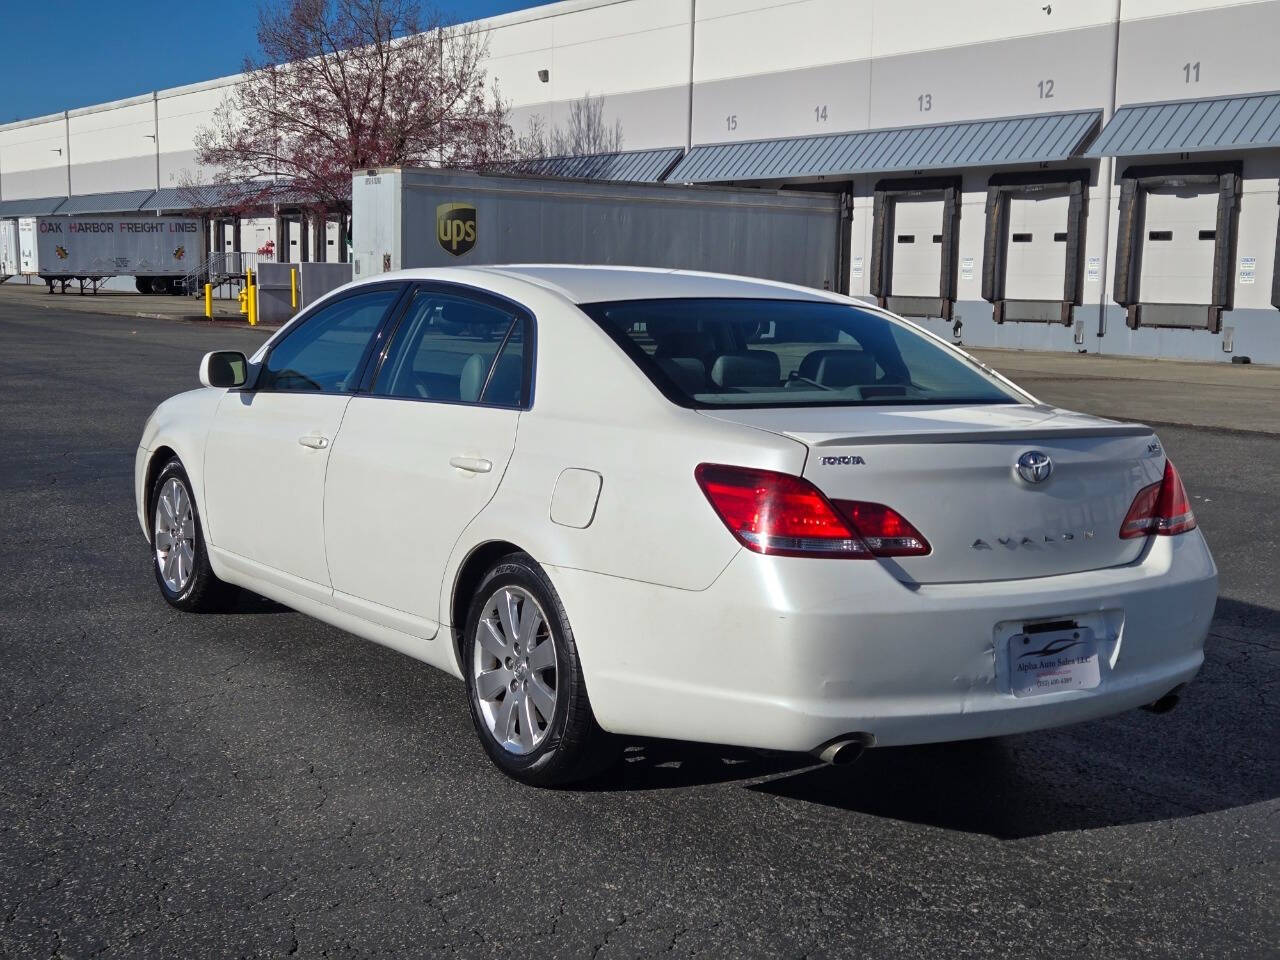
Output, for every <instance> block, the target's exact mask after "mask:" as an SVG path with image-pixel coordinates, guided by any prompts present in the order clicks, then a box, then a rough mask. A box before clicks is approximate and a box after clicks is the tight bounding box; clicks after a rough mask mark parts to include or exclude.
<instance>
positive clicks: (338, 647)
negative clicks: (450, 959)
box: [0, 298, 1280, 960]
mask: <svg viewBox="0 0 1280 960" xmlns="http://www.w3.org/2000/svg"><path fill="white" fill-rule="evenodd" d="M264 336H265V334H263V333H261V332H258V331H251V330H244V329H234V330H233V329H213V328H211V327H208V326H202V325H196V324H187V323H180V322H173V321H161V320H150V319H143V318H129V317H119V316H117V317H107V316H97V315H94V314H91V313H87V312H83V311H76V312H71V311H67V312H63V311H59V310H57V309H52V308H51V309H42V310H40V311H38V312H36V311H32V310H30V309H24V308H23V307H22V306H21V305H20V304H16V303H14V302H12V301H6V300H4V299H3V298H0V440H2V441H3V444H2V454H0V571H2V575H0V771H2V773H0V957H5V958H15V960H16V958H23V960H26V958H31V957H91V956H92V957H162V956H163V957H175V956H181V957H196V956H217V957H237V956H277V955H279V956H284V955H289V954H293V955H298V956H309V957H310V956H348V955H373V954H384V955H386V954H389V955H400V956H411V957H436V956H440V957H443V956H461V957H468V958H470V957H538V958H549V957H574V958H576V957H594V958H599V960H610V958H624V957H649V956H657V955H661V956H672V957H688V956H695V955H702V956H708V957H716V958H722V957H796V958H799V957H811V958H818V957H832V958H834V957H850V956H866V957H877V958H894V957H905V958H912V960H918V958H921V957H947V958H954V957H987V956H1053V957H1074V956H1080V957H1086V956H1087V957H1092V958H1097V957H1124V958H1129V957H1178V958H1192V957H1213V958H1218V957H1248V958H1253V957H1263V956H1268V955H1270V956H1276V955H1277V954H1276V949H1277V948H1276V945H1277V943H1280V919H1278V917H1280V910H1278V909H1277V905H1278V904H1280V856H1278V852H1280V816H1277V814H1278V813H1280V736H1278V732H1280V724H1278V723H1277V719H1278V711H1277V705H1278V701H1280V683H1278V681H1280V590H1278V589H1277V583H1280V560H1278V559H1277V558H1278V556H1280V550H1278V547H1280V513H1278V512H1277V511H1276V509H1275V502H1276V495H1277V493H1278V492H1280V436H1276V435H1274V434H1267V433H1263V432H1248V431H1236V432H1232V431H1226V430H1222V429H1219V428H1217V427H1212V426H1207V427H1206V426H1196V427H1187V426H1165V427H1161V428H1160V435H1161V438H1162V439H1163V441H1164V443H1165V446H1166V448H1167V449H1168V451H1169V453H1170V455H1171V456H1172V457H1173V458H1174V460H1175V461H1176V462H1177V464H1178V466H1179V469H1180V470H1181V471H1182V474H1183V477H1184V480H1185V481H1186V485H1187V487H1188V489H1189V491H1190V493H1191V495H1192V496H1193V498H1194V505H1195V509H1196V511H1197V513H1198V515H1199V517H1200V522H1201V526H1202V528H1203V529H1204V531H1205V534H1206V536H1207V537H1208V539H1209V542H1210V545H1211V546H1212V548H1213V550H1214V553H1215V555H1216V558H1217V560H1218V563H1219V566H1220V569H1221V599H1220V600H1219V604H1218V610H1217V616H1216V619H1215V622H1214V626H1213V629H1212V635H1211V637H1210V639H1209V645H1208V650H1207V663H1206V665H1205V668H1204V670H1203V671H1202V673H1201V675H1200V677H1199V678H1198V680H1197V681H1196V683H1195V684H1194V685H1193V686H1192V687H1191V689H1190V691H1189V693H1188V695H1187V697H1186V698H1185V699H1184V701H1183V703H1182V705H1181V706H1179V708H1178V709H1177V710H1175V711H1174V712H1173V713H1171V714H1169V715H1167V716H1154V715H1151V714H1148V713H1145V712H1134V713H1131V714H1126V715H1123V716H1119V717H1115V718H1112V719H1108V720H1103V721H1098V722H1094V723H1090V724H1085V725H1081V726H1077V727H1072V728H1067V729H1062V730H1057V731H1052V732H1048V733H1042V734H1036V735H1027V736H1020V737H1011V738H1006V739H1002V740H996V741H986V742H979V743H972V744H958V745H948V746H937V747H922V748H901V749H892V750H879V751H872V752H870V753H869V754H868V755H867V756H865V757H864V758H863V759H862V760H861V761H860V762H859V763H858V764H857V765H855V766H853V767H851V768H843V769H833V768H825V767H819V766H815V765H813V764H812V763H810V762H808V761H807V760H806V759H805V758H802V757H801V758H797V757H762V756H758V755H756V754H753V753H750V752H745V751H733V750H722V749H717V748H699V747H694V746H689V745H683V744H656V743H640V744H634V745H632V746H631V747H629V749H628V753H627V760H626V762H625V763H624V764H623V765H622V767H621V768H620V770H619V771H618V772H617V773H616V774H614V775H612V776H611V777H610V778H609V779H607V780H606V781H604V782H601V783H598V784H594V785H592V786H590V787H589V788H587V789H580V790H572V791H562V792H549V791H537V790H531V789H529V788H524V787H521V786H518V785H517V784H515V783H513V782H511V781H509V780H506V779H505V778H504V777H502V776H501V775H500V774H499V773H498V772H497V771H496V770H495V769H494V768H492V767H491V766H490V765H489V764H488V762H487V761H486V759H485V757H484V755H483V753H482V751H481V748H480V745H479V743H478V742H477V740H476V739H475V737H474V735H473V732H472V729H471V726H470V721H469V718H468V714H467V707H466V702H465V698H464V691H463V687H462V685H461V684H459V683H457V682H456V681H454V680H452V679H450V678H447V677H445V676H444V675H442V674H439V673H436V672H435V671H433V670H432V669H431V668H428V667H426V666H423V665H421V664H418V663H415V662H413V661H411V660H408V659H406V658H404V657H401V656H399V655H397V654H395V653H392V652H390V651H387V650H384V649H381V648H378V647H375V646H373V645H369V644H365V643H363V642H362V641H359V640H356V639H355V638H353V637H351V636H349V635H347V634H344V633H342V632H340V631H338V630H335V629H332V628H330V627H327V626H324V625H322V624H319V623H317V622H315V621H312V620H308V619H306V618H304V617H302V616H301V615H298V614H295V613H291V612H288V611H286V610H283V609H282V608H279V607H276V606H274V605H272V604H269V603H266V602H265V601H263V602H252V601H250V602H245V603H243V604H242V606H241V608H240V609H239V610H238V612H236V613H235V614H233V615H230V616H224V617H200V616H191V615H182V614H179V613H177V612H176V611H174V610H172V609H170V608H169V607H167V606H166V605H165V604H164V603H163V602H162V601H161V599H160V597H159V595H158V592H157V590H156V587H155V584H154V581H153V579H152V575H151V571H150V568H149V558H148V554H147V549H146V546H145V542H144V540H143V537H142V534H141V532H140V531H139V529H138V525H137V522H136V520H135V518H134V514H133V504H132V482H133V480H132V464H133V454H134V450H135V447H136V443H137V438H138V435H139V432H140V429H141V426H142V423H143V421H144V419H145V417H146V416H147V414H148V413H149V412H150V410H151V409H152V408H153V407H154V405H155V404H156V403H157V402H158V401H160V400H161V399H163V398H164V397H166V396H168V395H170V394H172V393H175V392H177V391H179V390H182V389H186V388H188V387H191V386H194V385H195V369H196V362H197V360H198V358H199V356H200V355H201V353H203V352H204V351H205V350H208V349H212V348H215V347H242V348H245V349H251V348H252V347H254V345H256V344H257V343H259V342H261V340H262V338H263V337H264ZM1010 363H1011V368H1012V366H1016V364H1015V363H1014V362H1013V360H1012V359H1011V361H1010ZM1030 373H1031V376H1032V379H1034V377H1035V371H1034V370H1031V371H1030ZM1068 381H1070V384H1071V385H1070V386H1069V387H1068V386H1066V384H1068ZM1055 384H1058V386H1055ZM1029 385H1030V386H1032V389H1034V390H1035V391H1036V392H1037V393H1038V394H1039V395H1040V396H1041V397H1043V398H1044V399H1047V400H1051V401H1052V400H1054V399H1055V396H1056V395H1057V394H1056V392H1055V391H1057V390H1059V389H1061V390H1062V392H1063V395H1064V396H1065V395H1070V396H1071V397H1072V398H1074V399H1079V398H1080V397H1081V396H1082V395H1083V396H1084V399H1086V400H1088V399H1089V398H1090V397H1091V396H1094V395H1093V394H1090V393H1089V391H1088V390H1083V393H1082V388H1081V387H1080V384H1079V383H1078V382H1076V381H1072V380H1070V378H1069V377H1068V378H1065V379H1064V378H1062V377H1050V376H1045V377H1043V378H1042V381H1041V382H1039V383H1035V384H1029ZM1135 389H1137V387H1135ZM1117 391H1119V392H1120V393H1123V388H1122V387H1118V386H1116V385H1115V384H1114V383H1112V384H1111V386H1109V387H1108V388H1107V390H1106V391H1099V392H1098V393H1097V395H1096V398H1095V400H1096V403H1097V404H1101V407H1100V409H1099V410H1098V412H1104V413H1105V412H1107V408H1108V405H1110V404H1115V403H1117V402H1119V401H1117V400H1116V399H1115V397H1116V396H1117ZM1182 395H1183V396H1184V398H1185V403H1186V405H1187V407H1188V408H1189V409H1190V408H1194V407H1196V406H1197V405H1198V404H1199V403H1200V401H1199V400H1198V399H1197V394H1196V387H1195V385H1194V384H1190V385H1187V386H1186V390H1185V391H1184V392H1183V393H1182ZM1163 409H1164V410H1165V411H1167V413H1168V415H1167V416H1163V417H1161V418H1160V419H1161V420H1163V421H1165V422H1178V420H1179V412H1178V409H1177V406H1176V404H1172V405H1170V404H1166V405H1165V406H1164V407H1163ZM1190 419H1191V418H1187V420H1184V421H1183V422H1188V420H1190ZM1192 422H1194V421H1192ZM261 490H262V496H263V497H264V498H271V497H280V496H287V495H288V492H287V491H282V490H277V489H273V488H272V484H271V478H270V477H264V478H263V479H262V487H261Z"/></svg>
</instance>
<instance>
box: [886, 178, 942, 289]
mask: <svg viewBox="0 0 1280 960" xmlns="http://www.w3.org/2000/svg"><path fill="white" fill-rule="evenodd" d="M892 240H893V260H892V271H893V272H892V276H893V281H892V283H893V286H892V287H891V288H890V289H892V290H893V294H894V296H896V297H935V298H936V297H937V296H938V283H939V281H940V280H941V278H942V198H941V197H937V198H936V199H917V198H911V199H901V200H898V201H897V202H896V203H894V205H893V237H892Z"/></svg>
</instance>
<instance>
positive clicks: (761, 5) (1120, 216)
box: [0, 0, 1280, 363]
mask: <svg viewBox="0 0 1280 960" xmlns="http://www.w3.org/2000/svg"><path fill="white" fill-rule="evenodd" d="M477 29H484V30H487V31H488V44H489V58H488V62H487V68H488V72H489V74H490V76H491V77H492V78H493V79H494V80H495V81H496V82H497V83H498V85H499V87H500V89H501V91H502V93H503V95H504V97H506V98H507V99H509V100H510V101H511V102H512V105H513V112H512V119H513V124H514V126H515V127H516V128H517V130H520V129H522V128H523V126H524V125H525V124H526V123H527V122H528V119H529V118H530V117H531V116H533V115H535V114H539V115H541V116H543V117H544V118H546V120H547V122H548V123H550V124H552V125H557V124H562V123H564V122H565V121H566V118H567V115H568V111H569V109H570V106H571V105H572V104H573V103H574V102H575V101H578V100H579V99H580V98H582V97H583V96H584V95H586V94H588V93H589V94H591V95H592V96H596V97H603V98H604V109H605V113H606V119H607V121H608V122H609V123H610V124H612V123H613V121H614V120H616V121H618V122H619V123H620V125H621V128H622V132H623V137H624V141H625V142H624V148H625V151H626V153H625V155H623V156H610V157H595V158H587V159H586V160H577V161H574V162H573V163H571V164H570V163H565V164H551V165H549V169H548V170H547V171H546V172H552V173H562V174H569V175H574V176H586V177H592V178H605V179H608V178H626V179H642V180H663V179H665V180H667V181H668V182H678V183H699V184H734V185H739V186H743V185H746V186H768V187H771V188H777V187H784V188H794V189H807V190H829V191H833V192H837V193H839V194H841V195H843V196H845V197H847V201H848V214H849V218H848V221H847V223H848V237H847V258H846V260H847V263H846V270H845V273H844V275H843V277H842V281H843V283H842V285H845V286H847V289H848V290H849V292H851V293H853V294H854V295H857V296H864V297H867V298H873V299H876V300H878V301H879V302H882V303H884V304H887V305H888V306H889V307H891V308H892V309H895V310H897V311H899V312H901V313H904V314H906V315H909V316H912V317H914V318H917V319H918V320H919V321H920V322H921V323H923V324H924V325H926V326H927V327H929V328H930V329H933V330H935V331H936V332H938V333H940V334H944V335H946V336H948V337H951V338H953V339H956V340H958V341H962V342H964V343H966V344H970V345H978V346H981V345H994V346H1010V347H1024V348H1032V349H1053V350H1067V351H1077V350H1085V351H1089V352H1106V353H1114V354H1130V355H1141V356H1153V357H1182V358H1194V359H1202V360H1229V359H1231V358H1233V357H1245V356H1247V357H1250V358H1251V359H1252V360H1254V361H1255V362H1269V363H1280V309H1278V308H1280V279H1277V278H1278V276H1280V275H1278V273H1277V269H1276V264H1277V235H1278V233H1280V217H1278V214H1280V206H1278V205H1277V201H1278V200H1280V194H1278V191H1280V93H1277V91H1280V60H1277V58H1276V57H1275V54H1274V50H1273V47H1274V38H1275V37H1277V36H1280V0H1265V2H1251V3H1244V2H1217V3H1209V2H1205V0H1060V2H1045V0H987V2H984V3H982V4H978V5H972V4H970V5H964V4H954V3H948V2H945V0H564V2H561V3H555V4H551V5H548V6H543V7H537V8H533V9H531V10H527V11H523V12H520V13H515V14H511V15H508V16H504V17H500V18H496V19H494V20H491V21H488V22H486V23H484V24H478V25H477ZM233 82H234V78H228V79H225V80H218V81H212V82H209V83H205V84H197V85H193V86H188V87H181V88H176V89H172V90H164V91H158V92H155V93H153V94H148V95H146V96H142V97H138V98H135V99H133V100H128V101H122V102H118V103H112V104H104V105H101V106H97V107H90V108H86V109H80V110H69V111H67V112H65V113H62V114H57V115H54V116H49V117H40V118H35V119H32V120H28V121H20V122H17V123H11V124H6V125H3V126H0V217H8V216H19V215H31V214H32V213H39V212H47V211H48V210H50V209H57V210H58V212H59V213H63V212H70V211H69V210H68V209H66V204H72V205H73V207H74V208H76V209H80V208H83V207H85V206H88V207H92V208H93V209H95V210H99V211H101V210H104V208H106V207H111V206H113V205H114V206H118V207H121V208H122V209H133V210H136V209H140V208H144V207H146V208H148V209H151V208H155V207H156V206H157V204H160V205H163V204H164V203H166V202H172V201H171V200H165V199H164V198H165V197H169V198H172V197H173V196H174V193H173V191H175V190H176V188H177V187H178V186H179V184H180V183H182V182H191V181H200V180H202V179H203V180H207V179H209V178H210V176H211V174H212V171H202V170H200V169H198V167H197V166H196V164H195V159H194V152H193V149H192V140H193V137H194V134H195V131H196V130H197V129H198V127H199V126H201V125H202V124H205V123H208V122H209V120H210V119H211V116H212V114H213V111H214V110H216V109H217V108H218V106H219V105H220V104H221V103H222V101H223V98H224V97H225V96H226V93H227V90H228V88H229V86H230V84H231V83H233ZM166 191H169V193H166ZM68 198H69V199H68ZM157 198H160V199H157ZM135 200H136V202H137V204H138V205H137V206H129V204H132V203H134V202H135ZM148 205H149V206H148ZM289 222H290V218H286V219H285V220H284V221H278V220H276V219H275V218H264V219H261V220H250V221H246V222H243V223H241V222H239V221H236V222H234V223H231V222H227V223H223V224H220V225H218V227H217V228H216V231H215V232H216V236H215V237H214V239H213V245H214V247H215V249H218V248H222V249H252V248H253V247H252V244H254V243H265V241H266V240H267V239H270V240H271V241H272V243H273V244H274V246H275V249H276V250H277V251H278V255H279V256H281V257H282V258H284V259H308V258H310V259H339V257H340V256H341V253H342V249H343V244H342V243H341V242H340V229H341V228H340V226H339V225H338V224H329V225H327V226H326V227H325V230H324V232H323V233H322V232H321V230H320V229H319V226H318V225H316V228H315V229H309V228H308V225H306V224H304V223H302V222H300V221H293V222H292V224H291V226H283V224H285V223H289ZM277 233H279V234H281V235H280V236H277V235H276V234H277ZM250 235H252V236H253V239H252V240H250V239H248V238H249V236H250Z"/></svg>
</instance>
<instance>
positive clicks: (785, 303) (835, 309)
mask: <svg viewBox="0 0 1280 960" xmlns="http://www.w3.org/2000/svg"><path fill="white" fill-rule="evenodd" d="M580 309H582V310H583V311H584V312H586V313H587V315H588V316H590V317H591V318H592V319H594V320H595V321H596V323H598V324H600V326H601V327H603V328H604V330H605V331H606V332H607V333H608V334H609V336H611V337H612V338H613V339H614V340H615V341H616V342H617V343H618V344H619V345H620V346H621V347H622V349H623V350H624V351H626V353H627V355H628V356H630V357H631V358H632V359H633V360H634V361H635V362H636V363H637V364H638V365H639V366H640V368H641V369H642V370H644V372H645V373H646V374H647V375H648V377H649V379H651V380H652V381H653V382H654V384H655V385H656V386H657V387H658V388H659V389H660V390H661V391H662V392H663V393H665V394H666V395H667V396H668V397H669V398H670V399H671V400H673V401H675V402H676V403H679V404H681V405H682V406H689V407H781V406H802V405H808V406H824V407H825V406H847V405H861V406H865V405H885V406H888V405H898V404H952V403H957V404H959V403H963V404H970V403H1017V402H1020V401H1021V398H1020V397H1017V396H1016V395H1014V394H1013V393H1011V392H1010V391H1009V390H1007V389H1006V388H1004V387H1002V386H1000V385H999V384H998V382H997V381H996V380H995V379H993V378H991V377H989V376H987V375H986V374H984V373H983V372H982V371H981V370H980V369H979V368H977V367H976V366H974V365H973V364H971V363H968V362H967V361H965V360H964V359H963V358H961V357H958V356H956V355H955V354H953V353H951V352H950V351H948V350H946V349H944V348H943V347H940V346H939V345H938V344H936V343H934V342H933V341H931V340H930V339H928V338H927V337H924V336H922V335H921V334H920V333H918V332H916V331H915V330H913V329H912V328H911V327H910V326H908V325H906V324H903V323H899V322H896V321H894V320H890V319H889V318H887V317H885V316H882V315H881V314H878V313H873V312H871V311H870V310H860V309H858V308H857V307H853V306H848V305H846V304H841V303H822V302H812V301H802V300H748V299H731V298H716V299H711V298H707V299H680V300H618V301H613V302H610V303H588V304H582V305H581V306H580Z"/></svg>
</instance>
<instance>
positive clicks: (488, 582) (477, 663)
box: [462, 554, 618, 787]
mask: <svg viewBox="0 0 1280 960" xmlns="http://www.w3.org/2000/svg"><path fill="white" fill-rule="evenodd" d="M462 662H463V667H464V672H465V675H466V679H467V691H468V694H469V697H468V699H469V701H470V704H471V718H472V720H473V721H474V723H475V726H476V731H477V733H479V735H480V742H481V743H482V744H483V745H484V748H485V752H486V753H488V754H489V757H490V759H492V760H493V762H494V763H495V764H496V765H497V766H498V767H499V769H501V770H502V771H503V772H504V773H506V774H507V775H508V776H511V777H514V778H515V779H517V780H521V781H523V782H524V783H529V784H534V785H536V786H544V787H550V786H559V785H562V784H567V783H573V782H575V781H578V780H583V779H586V778H588V777H590V776H593V775H594V774H597V773H599V772H600V771H602V770H604V769H605V768H606V767H608V766H609V765H610V764H611V763H612V762H613V761H614V760H616V759H617V756H618V746H617V743H616V741H615V740H614V739H613V738H612V737H610V736H609V735H608V734H607V733H605V732H604V731H603V730H601V729H600V726H599V725H598V724H597V723H596V720H595V716H594V715H593V714H592V712H591V701H590V700H589V699H588V697H587V686H586V682H585V681H584V680H583V676H582V667H581V664H580V662H579V659H578V648H577V644H576V642H575V641H574V636H573V629H572V627H570V625H569V619H568V617H567V616H566V615H565V611H564V606H563V605H562V604H561V602H560V598H559V596H558V595H557V594H556V591H555V588H554V587H553V586H552V584H551V581H550V580H548V579H547V576H546V574H545V573H544V572H543V571H542V570H541V568H539V567H538V565H537V564H536V563H534V562H533V560H532V559H531V558H530V557H528V556H527V555H525V554H512V555H511V556H509V557H506V558H504V559H503V560H502V561H501V562H500V563H499V564H498V565H497V566H495V567H493V569H491V570H490V571H489V572H488V574H486V575H485V577H484V579H483V580H482V581H481V583H480V586H479V588H478V589H477V590H476V593H475V596H474V598H473V600H472V603H471V608H470V611H469V613H468V616H467V621H466V632H465V634H464V636H463V644H462Z"/></svg>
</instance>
